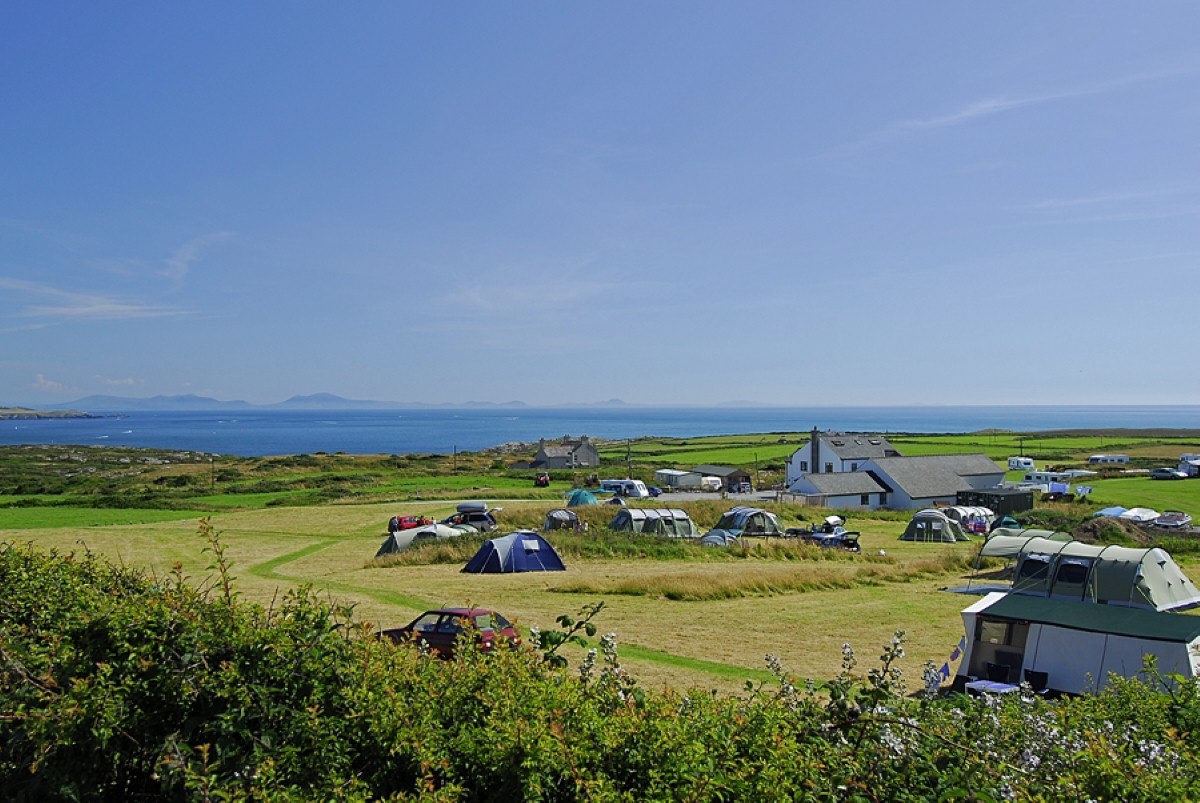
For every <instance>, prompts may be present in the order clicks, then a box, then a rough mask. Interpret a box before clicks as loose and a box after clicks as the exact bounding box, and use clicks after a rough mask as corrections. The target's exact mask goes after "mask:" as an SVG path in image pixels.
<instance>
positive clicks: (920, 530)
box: [900, 508, 971, 544]
mask: <svg viewBox="0 0 1200 803" xmlns="http://www.w3.org/2000/svg"><path fill="white" fill-rule="evenodd" d="M900 540H901V541H937V542H941V543H945V544H953V543H954V542H956V541H970V540H971V537H970V536H969V535H967V534H966V533H965V532H963V528H962V527H960V526H959V524H958V522H957V521H955V520H954V519H952V518H950V517H949V516H947V515H946V514H945V513H943V512H942V511H940V510H935V509H933V508H928V509H926V510H919V511H917V513H916V515H914V516H913V517H912V520H911V521H909V523H908V526H907V527H905V528H904V532H903V533H902V534H901V535H900Z"/></svg>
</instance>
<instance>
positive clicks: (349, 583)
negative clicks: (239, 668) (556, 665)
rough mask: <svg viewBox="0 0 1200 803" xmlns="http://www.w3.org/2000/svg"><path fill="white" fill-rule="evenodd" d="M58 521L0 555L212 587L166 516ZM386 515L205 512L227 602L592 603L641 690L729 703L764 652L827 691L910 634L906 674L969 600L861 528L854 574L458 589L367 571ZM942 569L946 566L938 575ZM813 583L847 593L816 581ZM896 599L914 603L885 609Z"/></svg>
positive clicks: (524, 606) (785, 568) (891, 538)
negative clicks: (76, 561)
mask: <svg viewBox="0 0 1200 803" xmlns="http://www.w3.org/2000/svg"><path fill="white" fill-rule="evenodd" d="M453 506H454V505H453V503H452V502H446V501H442V502H437V503H427V504H425V503H408V504H406V505H405V506H404V512H410V513H413V514H417V513H425V514H427V515H431V516H435V517H436V516H439V515H443V514H445V513H448V512H449V511H450V510H452V509H453ZM548 507H550V505H549V504H547V503H545V502H528V503H525V502H522V503H516V505H514V506H512V516H513V517H514V519H519V520H530V519H537V518H539V517H541V516H542V515H544V511H545V510H546V509H547V508H548ZM3 512H4V513H5V514H8V513H12V512H14V511H12V510H6V511H3ZM20 512H21V513H25V512H26V511H20ZM39 512H46V511H39ZM57 512H58V513H60V514H63V515H66V516H70V515H74V516H75V517H76V519H75V520H73V521H71V520H63V521H62V522H61V524H60V525H59V526H55V525H54V524H53V523H52V522H50V521H48V520H43V521H41V522H39V523H38V524H37V525H36V526H34V525H31V524H30V523H29V522H28V521H27V520H24V519H22V520H19V521H18V520H12V519H6V520H4V522H5V523H4V524H3V525H0V541H7V542H21V543H24V542H31V543H33V544H35V545H37V546H39V547H42V548H45V549H48V550H49V549H56V550H58V551H59V552H64V553H65V552H70V551H79V550H83V549H87V550H92V551H94V552H97V553H100V554H104V555H106V556H109V557H110V558H112V559H113V560H114V561H117V562H119V563H123V564H126V565H133V566H139V567H142V568H145V569H147V570H148V571H150V572H153V573H156V574H159V575H162V574H165V573H167V572H169V571H171V569H172V567H173V566H174V565H175V564H176V563H178V564H181V565H182V567H183V570H184V573H185V574H186V575H187V576H189V577H191V578H192V579H193V581H194V582H197V583H205V582H209V581H211V578H212V569H211V566H212V555H211V554H210V553H209V552H207V551H206V544H205V543H204V541H203V540H202V539H201V538H200V536H199V535H198V520H197V518H198V517H197V518H182V515H183V514H179V513H177V514H175V515H177V516H181V518H178V519H175V520H169V521H168V520H154V518H155V517H157V516H160V515H162V514H164V513H165V512H166V511H157V510H150V511H96V512H101V513H105V512H120V513H124V514H126V515H127V516H131V517H132V520H130V521H127V522H121V523H112V524H107V525H104V524H100V523H99V520H98V519H92V518H90V517H85V514H86V513H88V512H89V511H78V510H74V511H72V510H60V511H57ZM394 512H397V511H396V507H395V505H393V504H390V503H381V504H366V505H344V504H343V505H322V506H314V507H299V508H286V507H284V508H278V509H272V510H265V509H264V510H241V511H228V512H217V513H214V514H212V516H211V520H212V522H213V524H214V526H215V527H216V529H217V531H218V532H219V533H220V535H221V540H222V542H223V543H224V545H225V548H226V555H227V557H228V558H229V560H230V561H232V563H233V566H234V569H233V572H234V574H235V575H236V577H237V587H238V590H239V591H240V592H241V593H242V594H243V595H245V596H246V597H248V598H250V599H254V600H257V601H259V602H262V603H263V604H271V603H272V601H273V600H275V599H277V597H278V595H279V594H280V593H281V592H282V590H284V589H287V588H292V587H299V586H312V587H314V588H316V589H318V590H320V591H323V592H325V593H328V594H330V595H332V596H333V597H335V598H337V599H339V600H342V601H345V602H349V603H352V604H354V605H355V610H356V612H357V615H358V616H359V617H361V618H363V619H366V620H369V621H371V622H377V623H379V624H380V625H384V626H394V625H397V624H403V623H405V622H407V621H409V620H410V619H411V618H413V617H414V616H415V615H416V614H417V613H419V612H420V611H421V610H423V609H425V608H427V607H434V606H439V605H451V604H455V605H463V604H475V605H484V606H489V607H495V608H498V609H500V610H502V611H504V612H505V613H506V614H507V615H509V616H510V617H513V618H515V619H516V620H517V621H518V622H519V623H520V624H521V625H522V626H523V627H525V628H528V627H531V626H538V627H542V628H547V627H554V620H555V618H556V617H557V616H559V615H561V614H564V613H566V614H574V613H575V612H577V611H578V610H579V609H580V608H581V607H582V606H584V605H588V604H592V603H594V602H596V601H598V600H600V599H604V600H605V602H606V608H605V613H604V615H603V618H602V620H601V621H600V622H599V626H600V628H601V632H615V633H616V634H617V638H618V642H619V643H620V644H621V645H622V655H623V658H624V660H625V661H626V662H627V664H628V666H629V667H630V669H631V670H632V671H634V672H635V673H636V674H637V676H638V677H639V678H640V679H642V680H643V682H645V683H649V684H652V685H698V686H700V687H702V688H710V687H711V688H721V689H723V690H727V691H736V690H738V689H739V688H740V686H741V684H742V683H743V682H744V681H745V680H765V679H766V678H767V677H768V673H767V672H766V670H765V665H764V661H763V656H764V655H766V654H767V653H772V654H776V655H779V656H780V657H781V659H782V660H783V661H784V663H785V666H788V667H789V669H790V670H791V671H794V672H797V673H799V674H801V675H803V676H812V677H815V678H826V677H831V676H832V675H833V674H836V671H837V668H838V666H839V662H840V657H841V645H842V643H844V642H846V641H852V642H853V643H855V644H857V645H861V646H862V648H864V649H869V650H872V649H875V648H876V647H877V646H878V645H881V644H883V643H885V642H886V641H887V640H888V638H889V637H890V636H891V634H892V632H893V631H894V630H895V629H897V628H898V627H902V628H904V629H906V630H907V631H908V632H909V636H910V642H909V645H908V647H909V651H910V656H911V657H910V659H908V660H909V666H908V669H910V670H911V671H913V672H914V673H915V674H916V675H919V672H920V665H921V662H922V660H923V659H924V658H928V659H929V660H934V659H937V660H938V661H939V662H940V661H944V660H945V659H946V657H947V655H948V653H949V650H950V648H952V647H953V645H954V644H955V643H956V642H957V640H958V636H959V632H958V631H959V630H961V620H960V619H959V618H958V611H959V610H960V609H961V608H962V607H964V606H965V604H966V600H965V599H964V598H962V597H960V596H958V595H951V594H944V593H941V592H938V591H937V589H938V588H939V587H940V586H944V585H948V584H954V583H957V582H959V581H960V580H961V577H962V565H963V564H962V559H969V558H970V556H971V555H973V554H974V553H973V548H972V546H971V545H970V544H955V545H940V544H939V545H930V544H908V543H904V542H900V541H898V540H897V538H898V536H899V533H900V531H901V530H902V529H903V523H902V522H897V521H894V520H879V521H872V520H864V521H862V522H855V524H856V525H861V526H860V527H859V529H861V530H862V531H863V544H864V548H865V549H866V550H867V554H866V555H864V556H862V557H861V558H857V559H856V558H854V557H853V556H840V555H839V556H838V557H839V558H842V559H839V560H833V561H830V560H829V559H828V558H829V557H830V556H828V555H825V554H822V553H821V551H820V550H810V551H809V554H807V555H804V554H792V555H790V556H787V557H783V556H781V555H780V554H771V553H770V551H768V552H767V553H764V554H763V555H761V556H758V555H755V554H752V553H751V554H744V555H737V554H732V553H726V554H721V551H720V550H711V549H707V548H701V547H699V546H694V549H693V550H692V551H693V556H692V557H691V558H686V559H655V558H653V557H640V558H639V557H622V558H619V559H606V558H571V559H570V561H569V565H568V571H566V572H562V573H550V574H535V575H488V576H472V575H463V574H462V573H461V572H459V567H460V565H461V564H460V563H453V564H416V565H397V566H392V567H388V568H376V567H374V566H373V565H372V563H373V561H372V559H373V557H374V554H375V551H376V550H377V549H378V547H379V545H380V543H382V541H383V537H384V527H385V523H386V521H387V518H388V517H389V516H390V515H392V514H393V513H394ZM508 512H509V508H508V507H506V511H505V513H506V514H507V513H508ZM606 513H615V511H606ZM135 514H136V515H135ZM85 521H87V522H89V525H88V526H83V524H84V522H85ZM584 537H586V536H584ZM634 538H646V537H645V536H635V537H634ZM651 540H653V539H651ZM880 550H883V551H885V552H886V553H887V554H886V555H880V554H879V551H880ZM792 551H793V552H795V549H794V548H793V549H792ZM803 551H804V550H801V552H803ZM947 554H950V555H957V556H958V558H956V559H955V561H954V562H951V563H946V562H945V561H944V556H945V555H947ZM930 561H932V563H930ZM914 565H928V566H932V567H934V568H932V569H929V568H926V569H923V570H921V571H920V572H917V573H916V574H913V573H912V572H911V571H909V569H910V568H911V567H912V566H914ZM814 572H827V573H831V574H833V575H838V574H842V575H846V576H848V577H851V578H852V579H853V578H857V579H853V581H852V582H839V583H834V582H828V583H821V582H813V581H812V577H813V573H814ZM863 572H866V574H863ZM765 573H769V574H770V576H771V582H772V583H773V585H772V586H770V587H766V586H764V585H763V577H764V574H765ZM617 581H619V582H622V583H625V584H626V588H629V587H631V586H630V585H629V584H630V583H632V584H633V586H632V587H637V586H638V585H639V584H640V585H641V586H642V587H643V588H644V590H643V591H642V592H641V593H634V594H630V593H616V592H614V591H613V590H612V588H613V583H615V582H617ZM712 584H719V585H722V586H724V587H725V589H726V590H725V592H723V593H722V594H721V595H717V596H716V597H715V598H707V599H684V598H683V597H686V596H688V595H687V594H683V595H680V594H675V595H674V596H676V597H678V598H677V599H671V598H670V596H668V595H667V594H665V593H663V591H662V589H664V588H671V587H674V588H679V587H683V588H693V589H694V588H698V587H705V586H708V585H712ZM909 596H912V597H913V598H914V601H913V602H912V604H910V603H909V602H908V601H905V602H903V603H900V602H898V601H897V599H896V598H897V597H904V598H907V597H909ZM915 600H920V603H919V604H918V603H917V602H916V601H915Z"/></svg>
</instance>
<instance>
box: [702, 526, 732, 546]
mask: <svg viewBox="0 0 1200 803" xmlns="http://www.w3.org/2000/svg"><path fill="white" fill-rule="evenodd" d="M700 543H701V544H703V545H704V546H737V545H738V537H737V536H736V535H735V534H733V533H731V532H729V531H728V530H709V531H708V532H706V533H705V534H704V535H703V537H701V539H700Z"/></svg>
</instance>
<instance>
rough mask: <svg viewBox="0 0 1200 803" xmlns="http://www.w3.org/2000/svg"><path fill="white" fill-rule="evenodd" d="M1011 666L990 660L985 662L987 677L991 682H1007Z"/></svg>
mask: <svg viewBox="0 0 1200 803" xmlns="http://www.w3.org/2000/svg"><path fill="white" fill-rule="evenodd" d="M1010 669H1011V667H1010V666H1009V665H1008V664H997V663H993V662H991V661H988V663H987V679H988V680H990V681H992V682H993V683H1008V673H1009V671H1010Z"/></svg>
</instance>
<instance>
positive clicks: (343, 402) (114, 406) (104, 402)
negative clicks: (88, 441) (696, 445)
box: [40, 393, 635, 413]
mask: <svg viewBox="0 0 1200 803" xmlns="http://www.w3.org/2000/svg"><path fill="white" fill-rule="evenodd" d="M528 406H529V405H528V404H526V403H525V402H522V401H506V402H485V401H468V402H461V403H457V404H452V403H449V402H444V403H441V404H425V403H420V402H386V401H364V400H360V399H344V398H342V397H341V396H335V395H334V394H332V393H314V394H312V395H309V396H293V397H292V398H290V399H288V400H287V401H282V402H275V403H274V404H251V403H250V402H247V401H240V400H235V401H222V400H220V399H213V398H210V397H208V396H196V395H194V394H186V395H183V396H152V397H150V398H148V399H133V398H126V397H124V396H86V397H84V398H82V399H76V400H75V401H72V402H66V403H64V404H45V405H41V407H40V409H43V410H85V411H87V412H90V413H117V412H133V411H136V410H163V411H169V410H403V409H430V408H521V407H528ZM562 406H563V407H632V406H635V405H630V404H628V403H627V402H623V401H621V400H620V399H609V400H607V401H602V402H593V403H590V404H565V405H562Z"/></svg>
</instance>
